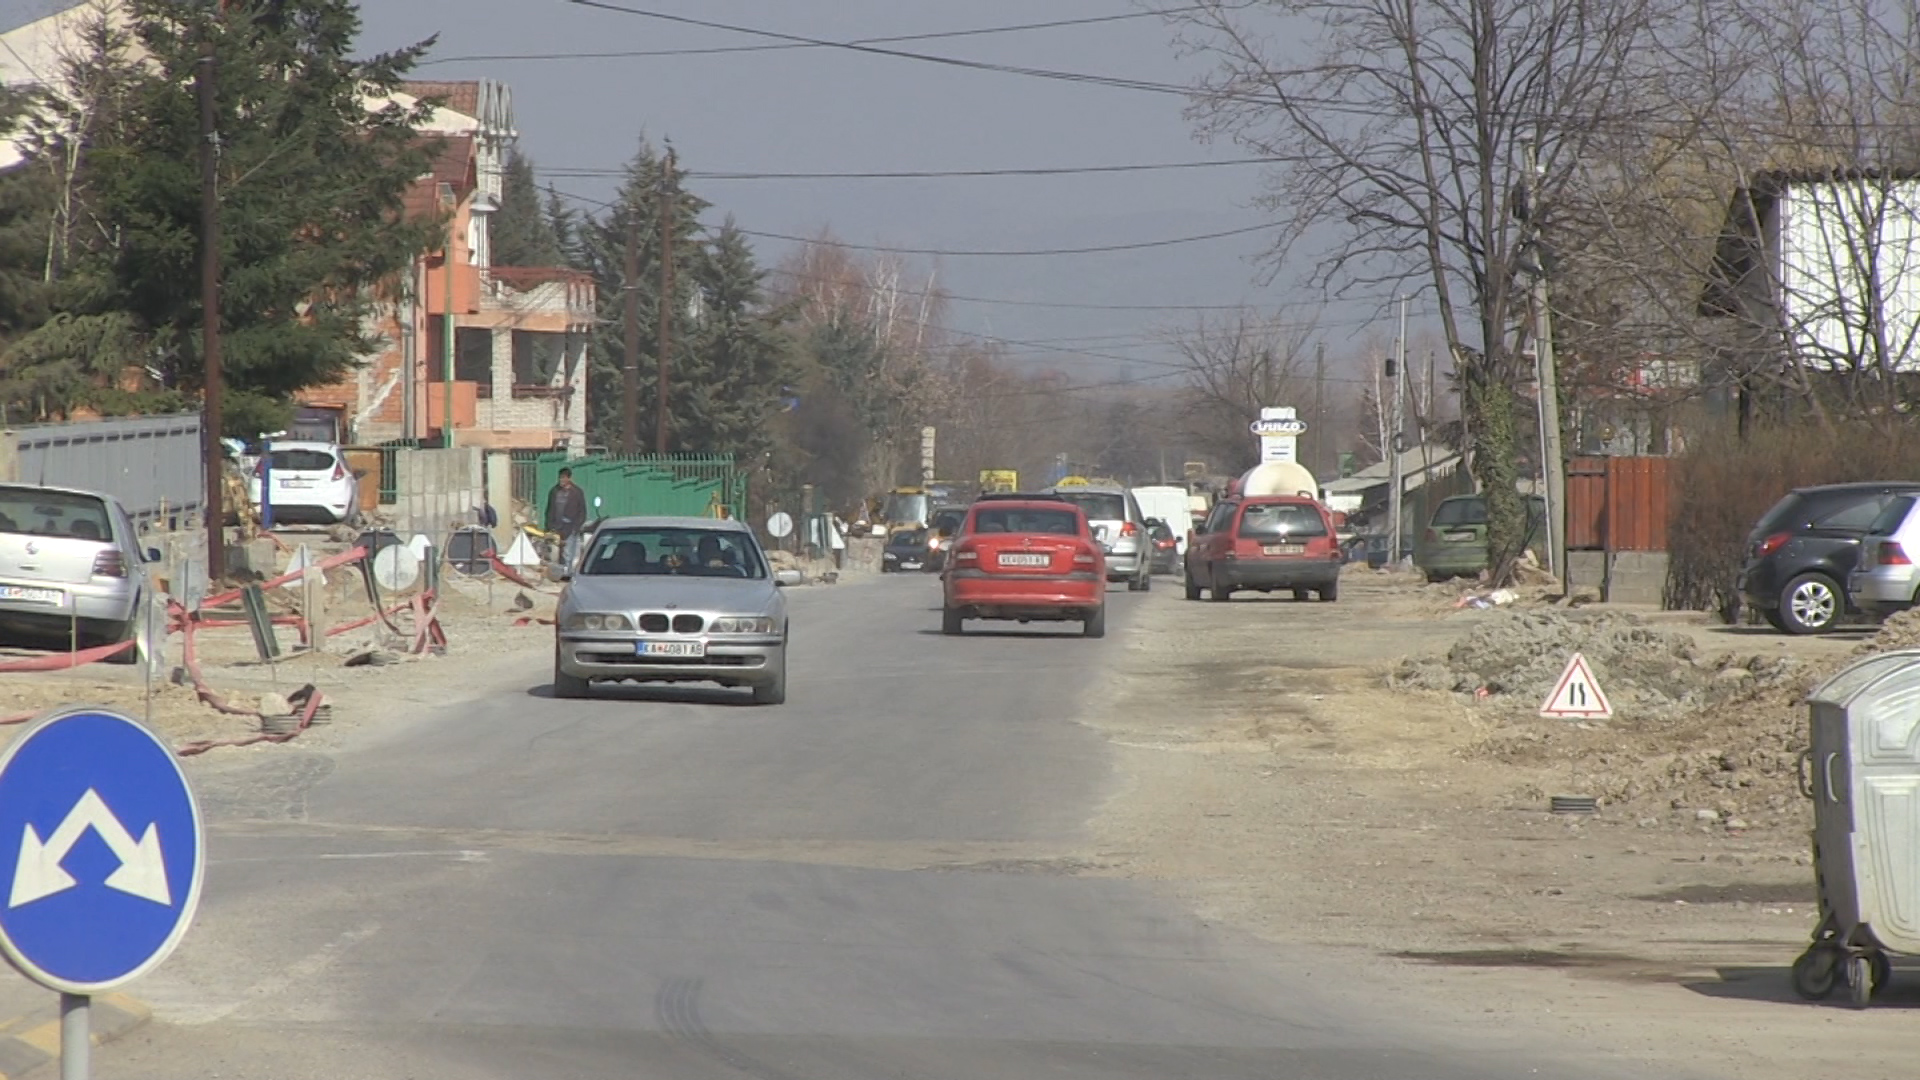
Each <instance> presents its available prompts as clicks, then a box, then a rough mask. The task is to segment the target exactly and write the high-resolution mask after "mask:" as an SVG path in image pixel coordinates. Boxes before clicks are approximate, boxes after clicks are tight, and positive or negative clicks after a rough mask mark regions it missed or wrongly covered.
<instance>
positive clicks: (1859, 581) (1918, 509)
mask: <svg viewBox="0 0 1920 1080" xmlns="http://www.w3.org/2000/svg"><path fill="white" fill-rule="evenodd" d="M1915 560H1920V498H1917V497H1915V496H1913V495H1899V496H1895V497H1894V498H1893V499H1891V500H1890V501H1888V503H1887V505H1886V509H1884V510H1882V511H1881V512H1880V516H1879V518H1877V519H1875V521H1874V523H1873V524H1872V525H1870V526H1868V527H1867V535H1866V536H1865V537H1862V538H1861V540H1860V560H1859V563H1858V564H1857V565H1856V566H1855V567H1854V570H1853V574H1852V576H1851V577H1850V578H1849V579H1848V580H1847V592H1848V593H1849V595H1850V598H1851V599H1852V600H1853V605H1854V606H1855V607H1857V608H1859V609H1860V610H1862V611H1866V612H1871V613H1872V614H1875V615H1891V614H1893V613H1894V612H1896V611H1905V610H1906V609H1908V608H1910V607H1913V606H1914V604H1915V603H1916V602H1920V566H1916V565H1915Z"/></svg>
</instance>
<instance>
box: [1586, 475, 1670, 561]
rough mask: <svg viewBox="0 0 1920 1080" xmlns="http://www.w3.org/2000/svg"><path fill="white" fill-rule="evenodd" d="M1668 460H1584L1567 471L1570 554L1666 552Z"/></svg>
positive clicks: (1668, 484)
mask: <svg viewBox="0 0 1920 1080" xmlns="http://www.w3.org/2000/svg"><path fill="white" fill-rule="evenodd" d="M1667 464H1668V459H1666V458H1663V457H1583V458H1574V459H1573V460H1572V461H1570V462H1568V466H1567V548H1568V550H1570V551H1607V550H1611V551H1665V550H1666V549H1667V513H1668V509H1669V507H1668V500H1669V497H1670V486H1671V485H1670V479H1669V474H1668V469H1667Z"/></svg>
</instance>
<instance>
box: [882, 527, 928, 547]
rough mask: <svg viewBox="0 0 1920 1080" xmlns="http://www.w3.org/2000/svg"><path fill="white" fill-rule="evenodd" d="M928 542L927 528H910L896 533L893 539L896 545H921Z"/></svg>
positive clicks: (893, 543)
mask: <svg viewBox="0 0 1920 1080" xmlns="http://www.w3.org/2000/svg"><path fill="white" fill-rule="evenodd" d="M926 542H927V530H925V529H908V530H907V531H906V532H902V533H895V534H893V540H892V541H891V543H892V546H894V547H919V546H920V545H921V544H924V543H926Z"/></svg>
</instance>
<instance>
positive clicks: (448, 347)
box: [440, 184, 460, 449]
mask: <svg viewBox="0 0 1920 1080" xmlns="http://www.w3.org/2000/svg"><path fill="white" fill-rule="evenodd" d="M443 186H445V187H446V189H447V192H448V195H447V257H446V258H444V259H442V260H441V263H442V264H443V267H442V269H443V270H444V271H445V273H444V275H443V277H444V280H443V284H444V285H445V292H443V293H442V297H443V298H444V299H445V304H444V307H445V309H446V310H445V312H444V313H443V314H442V315H441V316H440V445H441V446H444V447H447V448H448V449H452V447H453V342H454V337H455V336H456V334H457V333H458V332H457V331H456V330H455V329H454V327H453V224H454V217H455V213H456V211H458V209H459V206H460V204H459V202H458V201H457V200H456V199H455V198H454V196H453V194H452V191H453V186H452V185H451V184H448V185H443Z"/></svg>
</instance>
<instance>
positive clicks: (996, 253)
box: [549, 0, 1279, 259]
mask: <svg viewBox="0 0 1920 1080" xmlns="http://www.w3.org/2000/svg"><path fill="white" fill-rule="evenodd" d="M575 2H579V0H575ZM549 190H552V191H553V192H554V193H555V194H557V195H560V196H562V197H565V198H569V199H576V200H578V201H580V202H584V203H591V204H593V205H596V206H602V207H606V208H608V209H612V208H614V207H615V206H616V205H617V204H615V203H610V202H607V201H605V200H603V199H591V198H588V197H586V196H584V195H575V194H572V193H569V192H565V191H561V190H559V189H558V188H551V189H549ZM1278 227H1279V226H1278V225H1277V224H1275V223H1273V222H1264V223H1262V224H1259V225H1244V226H1241V227H1240V228H1237V229H1223V230H1221V231H1219V232H1210V233H1198V234H1195V235H1192V236H1173V237H1168V238H1166V239H1164V240H1138V241H1134V242H1132V243H1127V244H1098V245H1094V246H1092V247H1077V248H1010V249H999V250H968V249H960V248H909V247H887V246H884V245H879V244H849V243H846V242H844V241H841V240H826V239H821V238H818V237H806V236H792V235H789V234H787V233H775V232H760V231H757V230H754V229H743V228H740V227H739V226H737V225H736V226H734V231H735V232H737V233H739V234H740V235H742V236H752V237H755V238H758V239H761V240H783V241H786V242H787V243H792V244H819V245H821V246H823V247H836V248H845V249H847V250H849V251H872V252H879V253H882V254H887V255H935V256H943V257H948V258H1002V259H1013V258H1040V257H1051V256H1058V255H1099V254H1105V253H1108V252H1116V251H1144V250H1147V249H1149V248H1164V247H1174V246H1176V245H1179V244H1197V243H1201V242H1203V241H1207V240H1221V239H1225V238H1227V237H1230V236H1245V235H1247V234H1249V233H1256V232H1265V231H1267V230H1269V229H1275V228H1278Z"/></svg>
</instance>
